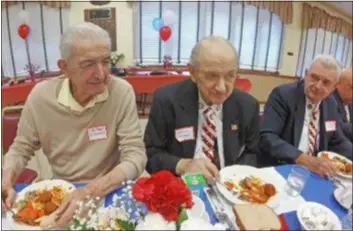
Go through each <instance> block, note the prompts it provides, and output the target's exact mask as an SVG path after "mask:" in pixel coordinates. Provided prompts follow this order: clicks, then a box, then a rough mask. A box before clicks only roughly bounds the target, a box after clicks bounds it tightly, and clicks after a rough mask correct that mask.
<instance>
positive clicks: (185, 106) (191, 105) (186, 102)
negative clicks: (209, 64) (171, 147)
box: [176, 80, 199, 158]
mask: <svg viewBox="0 0 353 231" xmlns="http://www.w3.org/2000/svg"><path fill="white" fill-rule="evenodd" d="M198 98H199V97H198V90H197V87H196V84H195V83H194V82H193V81H192V80H187V81H186V82H185V86H183V90H182V91H181V94H180V97H179V103H180V106H181V109H182V113H181V114H180V115H178V117H177V118H176V119H177V125H178V127H177V128H182V127H190V126H192V127H193V128H194V134H195V140H190V141H184V142H181V146H182V149H183V152H184V154H186V155H188V157H189V158H193V157H194V153H195V147H196V141H197V133H198V131H197V129H198V120H199V119H198V117H199V115H198V112H199V107H198V101H199V99H198Z"/></svg>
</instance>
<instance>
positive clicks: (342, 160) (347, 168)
mask: <svg viewBox="0 0 353 231" xmlns="http://www.w3.org/2000/svg"><path fill="white" fill-rule="evenodd" d="M317 156H318V157H320V158H322V159H325V160H328V161H330V162H332V163H333V164H334V165H335V166H336V167H337V169H338V173H337V174H338V175H339V176H341V177H344V178H350V179H352V161H350V160H349V159H347V158H346V157H344V156H342V155H339V154H337V153H335V152H328V151H324V152H319V153H318V154H317Z"/></svg>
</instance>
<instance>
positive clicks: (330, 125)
mask: <svg viewBox="0 0 353 231" xmlns="http://www.w3.org/2000/svg"><path fill="white" fill-rule="evenodd" d="M325 130H326V132H333V131H336V121H326V122H325Z"/></svg>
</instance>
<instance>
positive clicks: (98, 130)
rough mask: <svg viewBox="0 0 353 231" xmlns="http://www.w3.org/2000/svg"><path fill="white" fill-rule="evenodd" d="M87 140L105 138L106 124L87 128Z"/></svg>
mask: <svg viewBox="0 0 353 231" xmlns="http://www.w3.org/2000/svg"><path fill="white" fill-rule="evenodd" d="M87 133H88V137H89V140H90V141H92V140H101V139H106V138H107V128H106V126H98V127H92V128H88V130H87Z"/></svg>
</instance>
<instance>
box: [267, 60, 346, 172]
mask: <svg viewBox="0 0 353 231" xmlns="http://www.w3.org/2000/svg"><path fill="white" fill-rule="evenodd" d="M340 73H341V68H340V67H339V64H338V62H337V61H336V60H335V59H334V58H333V57H331V56H326V55H319V56H317V57H316V58H315V59H314V61H313V62H312V64H311V65H310V67H309V69H307V70H306V71H305V77H304V80H300V81H298V82H295V83H291V84H285V85H282V86H279V87H276V88H275V89H274V90H273V91H272V93H271V94H270V96H269V99H268V101H267V103H266V105H265V110H264V118H263V122H262V124H261V128H260V149H261V159H262V162H263V163H264V162H265V164H267V165H274V164H281V163H296V164H301V165H304V166H306V167H307V168H308V169H309V170H311V171H312V172H315V173H317V174H318V175H320V176H327V175H328V176H332V175H334V174H336V171H337V169H336V168H335V166H334V165H333V164H332V163H331V162H328V161H326V160H323V159H321V158H317V153H318V152H320V151H326V150H332V151H335V152H338V153H340V154H341V155H344V156H346V157H347V158H349V159H352V143H351V142H350V141H349V140H348V139H347V138H346V137H345V136H344V134H343V132H342V128H341V124H340V119H339V115H338V112H337V103H336V101H335V99H334V98H333V97H332V95H330V94H331V93H332V92H333V91H334V89H335V87H336V84H337V81H338V79H339V76H340Z"/></svg>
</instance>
